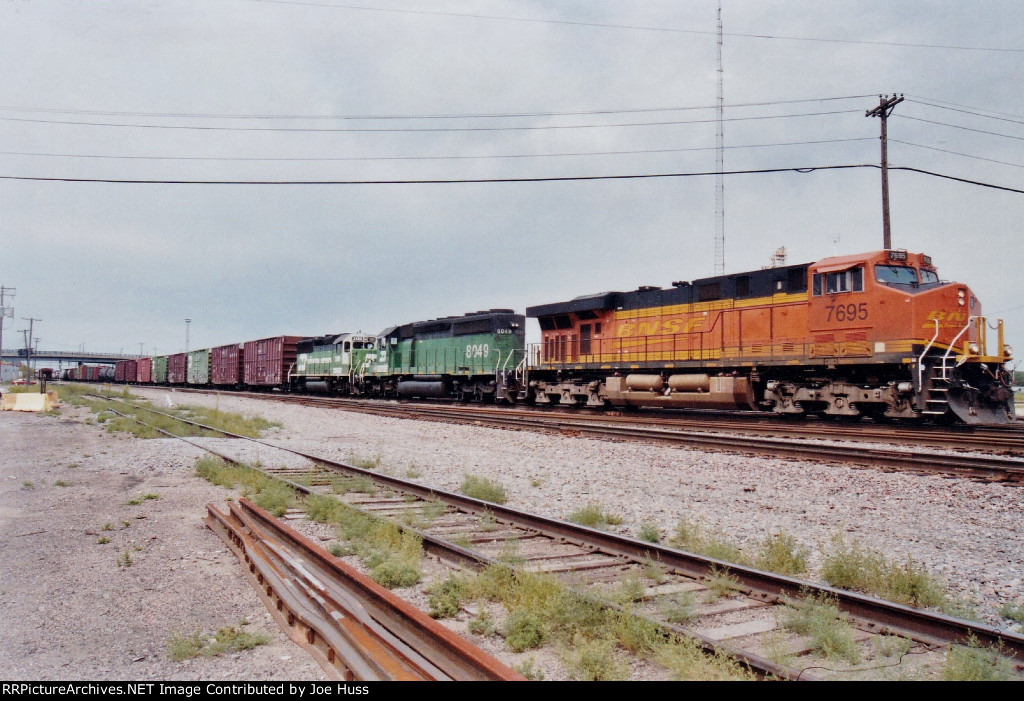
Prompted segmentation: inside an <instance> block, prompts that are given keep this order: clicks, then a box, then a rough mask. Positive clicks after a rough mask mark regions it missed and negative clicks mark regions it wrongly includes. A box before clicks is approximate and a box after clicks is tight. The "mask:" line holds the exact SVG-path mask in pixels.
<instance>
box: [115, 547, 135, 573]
mask: <svg viewBox="0 0 1024 701" xmlns="http://www.w3.org/2000/svg"><path fill="white" fill-rule="evenodd" d="M133 564H134V561H133V560H132V554H131V551H129V550H128V548H125V549H124V551H123V552H122V553H121V554H120V555H118V556H117V566H118V567H120V568H121V569H128V568H129V567H131V566H132V565H133Z"/></svg>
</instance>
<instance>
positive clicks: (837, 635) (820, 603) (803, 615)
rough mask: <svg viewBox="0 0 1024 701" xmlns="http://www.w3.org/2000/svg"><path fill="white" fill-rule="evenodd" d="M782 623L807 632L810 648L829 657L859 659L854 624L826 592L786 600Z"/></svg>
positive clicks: (853, 661)
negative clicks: (848, 620) (825, 594)
mask: <svg viewBox="0 0 1024 701" xmlns="http://www.w3.org/2000/svg"><path fill="white" fill-rule="evenodd" d="M782 625H783V626H785V627H786V628H789V629H790V630H792V631H793V632H795V633H799V634H800V635H806V636H809V637H810V642H809V646H810V648H811V650H812V651H814V652H817V653H819V654H821V655H823V656H824V657H827V658H828V659H830V660H845V661H847V662H849V663H850V664H857V663H858V662H860V648H858V647H857V642H856V641H855V640H854V636H853V627H852V626H851V625H850V624H849V622H847V619H846V616H845V615H844V614H843V613H842V612H841V611H840V610H839V607H838V606H837V605H836V602H835V600H833V599H831V598H829V597H827V596H821V597H806V598H804V599H798V600H795V601H790V602H788V603H787V605H786V610H785V613H784V614H783V621H782Z"/></svg>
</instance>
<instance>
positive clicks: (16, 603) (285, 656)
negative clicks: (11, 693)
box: [0, 405, 325, 681]
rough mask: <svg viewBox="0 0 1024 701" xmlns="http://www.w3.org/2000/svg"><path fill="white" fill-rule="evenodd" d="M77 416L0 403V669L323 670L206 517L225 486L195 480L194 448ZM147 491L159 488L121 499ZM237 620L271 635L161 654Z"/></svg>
mask: <svg viewBox="0 0 1024 701" xmlns="http://www.w3.org/2000/svg"><path fill="white" fill-rule="evenodd" d="M87 422H91V419H90V418H89V414H88V412H87V411H86V410H83V409H79V408H75V407H70V406H68V405H64V406H63V407H62V409H61V415H60V416H46V415H37V414H28V413H20V412H11V411H5V412H2V413H0V619H2V620H3V623H2V625H0V677H2V678H3V679H10V680H15V679H16V680H33V681H35V680H83V679H89V680H113V679H127V680H148V679H161V680H275V679H300V680H301V679H324V678H325V677H324V675H323V673H322V671H321V670H320V668H319V667H318V666H317V665H316V664H315V663H314V662H313V661H312V660H311V659H310V658H309V657H308V656H307V655H306V654H305V653H304V652H302V650H301V649H300V648H298V647H297V646H295V645H294V644H293V643H292V642H291V641H289V640H288V638H287V637H286V636H284V634H283V633H281V632H280V631H279V630H278V628H277V626H276V625H274V623H273V621H272V619H271V617H270V614H269V613H267V611H266V609H265V608H264V607H263V605H262V604H261V603H260V601H259V599H258V598H257V596H256V593H255V592H254V591H253V589H252V587H251V586H250V585H249V584H248V583H247V582H246V581H245V579H244V578H243V575H242V569H241V567H240V565H239V563H238V561H237V560H236V559H235V557H234V556H233V555H232V554H230V553H229V552H228V551H227V549H226V548H225V547H224V546H223V544H222V543H221V541H220V539H219V538H218V537H217V536H216V535H214V534H213V532H212V531H210V530H209V529H208V528H206V526H205V525H203V522H202V518H203V516H204V514H205V511H206V510H205V504H206V503H208V502H223V500H224V497H225V492H224V490H222V489H220V488H217V487H214V486H212V485H210V484H208V483H206V482H205V481H203V480H201V479H199V478H198V477H195V476H194V474H193V469H194V464H195V459H196V457H197V456H198V455H199V453H200V451H199V450H198V449H197V448H193V447H191V446H188V445H185V444H183V443H181V442H180V441H175V440H173V439H166V440H148V441H142V440H135V439H132V438H129V437H126V436H124V435H120V436H119V435H111V434H108V433H107V432H106V431H104V430H102V429H101V428H100V427H99V426H97V425H95V424H91V423H87ZM147 494H150V495H156V496H157V497H158V498H149V499H143V500H142V501H141V503H140V504H138V505H131V504H129V503H128V502H129V501H130V500H139V499H141V497H142V496H143V495H147ZM103 539H108V540H109V542H106V543H102V542H101V540H103ZM129 562H130V564H128V563H129ZM243 624H244V629H245V630H248V631H253V632H255V631H264V632H265V633H267V634H268V635H270V636H271V638H272V642H271V643H270V644H269V645H263V646H260V647H257V648H255V649H252V650H248V651H244V652H240V653H232V654H228V655H224V656H219V657H197V658H193V659H191V660H186V661H184V662H174V661H172V660H171V659H170V657H169V655H168V649H167V648H168V643H169V642H170V640H171V639H172V638H173V637H174V636H175V635H183V634H185V635H187V634H191V633H193V632H195V631H197V630H198V631H201V632H203V633H207V634H212V633H215V632H216V631H218V630H219V629H221V628H226V627H230V626H235V627H239V626H242V625H243Z"/></svg>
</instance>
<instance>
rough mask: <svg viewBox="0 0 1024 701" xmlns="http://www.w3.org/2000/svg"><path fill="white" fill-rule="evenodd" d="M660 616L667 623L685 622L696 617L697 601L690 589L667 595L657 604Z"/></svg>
mask: <svg viewBox="0 0 1024 701" xmlns="http://www.w3.org/2000/svg"><path fill="white" fill-rule="evenodd" d="M658 610H659V613H660V614H661V617H662V618H664V619H665V620H666V621H668V622H669V623H685V622H686V621H690V620H693V619H694V618H696V617H697V601H696V597H695V596H694V595H693V592H692V591H683V592H679V593H678V594H674V595H672V596H667V597H665V598H664V599H662V600H661V601H660V602H659V604H658Z"/></svg>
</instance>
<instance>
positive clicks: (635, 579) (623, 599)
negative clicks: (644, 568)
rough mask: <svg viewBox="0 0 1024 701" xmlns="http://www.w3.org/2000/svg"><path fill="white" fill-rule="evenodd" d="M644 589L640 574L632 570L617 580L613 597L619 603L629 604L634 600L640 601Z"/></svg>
mask: <svg viewBox="0 0 1024 701" xmlns="http://www.w3.org/2000/svg"><path fill="white" fill-rule="evenodd" d="M646 589H647V587H645V586H644V583H643V580H642V579H641V577H640V575H639V574H637V572H636V571H635V570H634V571H631V572H629V573H628V574H626V576H625V577H623V578H622V579H620V580H619V588H618V591H616V592H615V595H614V597H613V598H614V599H615V601H618V602H619V603H622V604H631V603H633V602H636V601H642V600H643V598H644V591H646Z"/></svg>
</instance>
